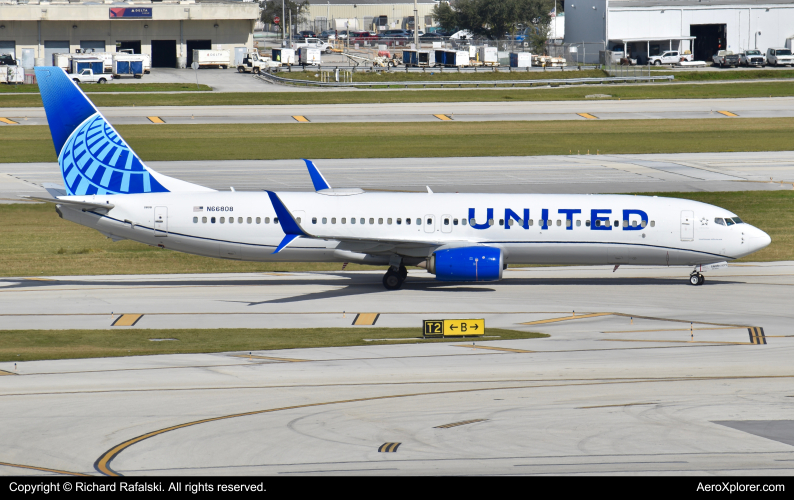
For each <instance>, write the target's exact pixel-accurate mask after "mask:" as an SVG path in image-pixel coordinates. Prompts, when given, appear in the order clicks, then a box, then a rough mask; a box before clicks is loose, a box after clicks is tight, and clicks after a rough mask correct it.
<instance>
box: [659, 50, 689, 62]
mask: <svg viewBox="0 0 794 500" xmlns="http://www.w3.org/2000/svg"><path fill="white" fill-rule="evenodd" d="M691 60H692V54H691V53H690V54H687V53H682V52H679V51H677V50H666V51H664V52H662V53H661V54H659V55H656V56H650V57H648V64H653V65H654V66H661V65H662V64H678V63H680V62H683V61H691Z"/></svg>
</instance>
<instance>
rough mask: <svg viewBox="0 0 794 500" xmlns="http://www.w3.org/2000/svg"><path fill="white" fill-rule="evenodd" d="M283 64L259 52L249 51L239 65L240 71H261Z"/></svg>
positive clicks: (238, 69)
mask: <svg viewBox="0 0 794 500" xmlns="http://www.w3.org/2000/svg"><path fill="white" fill-rule="evenodd" d="M280 66H281V64H279V63H275V62H273V59H271V58H269V57H265V56H260V55H259V54H258V53H257V52H249V53H247V54H246V55H245V57H244V58H243V63H242V64H240V65H239V66H237V71H238V72H239V73H246V72H251V73H257V74H259V73H261V72H262V71H266V70H267V69H268V68H278V67H280Z"/></svg>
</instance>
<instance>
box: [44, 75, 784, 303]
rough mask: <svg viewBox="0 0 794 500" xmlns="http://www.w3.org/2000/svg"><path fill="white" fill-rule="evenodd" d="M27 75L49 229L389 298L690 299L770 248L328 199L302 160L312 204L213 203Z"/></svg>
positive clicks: (505, 198)
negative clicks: (525, 282) (613, 279)
mask: <svg viewBox="0 0 794 500" xmlns="http://www.w3.org/2000/svg"><path fill="white" fill-rule="evenodd" d="M35 71H36V79H37V81H38V85H39V89H40V94H41V100H42V103H43V105H44V110H45V112H46V114H47V118H48V120H47V122H48V124H49V127H50V132H51V135H52V141H53V145H54V146H55V154H56V157H57V158H58V166H59V169H60V170H61V176H62V179H63V183H64V184H63V186H50V185H46V186H45V189H47V191H48V193H49V194H50V195H51V197H28V199H31V200H35V201H44V202H48V203H52V204H54V205H55V209H56V212H57V214H58V215H59V216H60V217H61V218H63V219H65V220H68V221H71V222H74V223H76V224H80V225H83V226H86V227H89V228H91V229H94V230H96V231H98V232H100V233H101V234H103V235H105V236H106V237H108V238H111V239H112V240H113V241H119V240H125V239H128V240H132V241H138V242H141V243H144V244H146V245H150V246H154V247H159V248H163V249H168V250H173V251H177V252H185V253H191V254H197V255H204V256H208V257H214V258H223V259H234V260H242V261H253V262H340V263H341V262H355V263H358V264H365V265H375V266H384V267H388V271H386V273H385V275H384V276H383V280H382V282H383V286H384V287H385V288H386V289H387V290H396V289H399V288H400V287H401V286H402V285H403V283H404V281H405V280H406V278H408V270H407V269H406V266H421V267H424V268H425V269H427V271H428V272H429V273H431V274H433V275H435V276H434V277H435V279H436V280H438V281H441V282H446V283H455V282H482V281H499V280H501V279H502V278H505V277H507V276H505V275H504V270H505V269H506V268H507V266H508V265H510V264H552V265H576V266H585V265H600V266H603V265H614V266H615V270H617V268H618V267H619V266H623V265H637V266H657V267H658V268H668V267H670V266H681V267H682V268H683V269H682V270H681V272H682V274H684V273H687V274H688V278H687V280H686V282H687V283H689V284H691V285H696V286H697V285H702V284H703V283H704V282H705V277H704V276H703V274H702V272H703V271H707V270H708V271H711V270H717V269H724V268H726V267H727V266H728V264H727V262H728V261H733V260H735V259H739V258H742V257H744V256H747V255H750V254H752V253H754V252H757V251H758V250H761V249H762V248H765V247H767V246H768V245H769V244H770V243H771V241H772V240H771V238H770V237H769V235H768V234H766V233H765V232H764V231H762V230H761V229H759V228H757V227H753V226H752V225H750V224H747V223H745V222H744V221H742V220H741V219H740V218H739V216H738V215H736V214H735V213H733V212H731V211H730V210H726V209H724V208H720V207H718V206H714V205H709V204H707V203H702V202H699V201H692V200H687V199H677V198H666V197H663V196H659V197H656V196H633V195H615V194H526V193H513V194H507V193H503V194H500V193H460V194H458V193H454V192H452V193H433V192H432V190H430V188H428V190H427V191H428V192H427V193H405V192H378V191H364V190H363V189H360V188H333V187H331V185H330V183H329V182H328V181H327V180H326V179H325V177H324V176H323V175H322V173H321V172H320V170H319V169H318V168H317V167H316V166H315V165H314V163H313V162H312V161H310V160H306V161H305V163H306V168H307V170H308V174H309V175H308V176H309V178H310V179H311V181H312V184H313V186H314V191H308V192H294V191H281V192H276V191H269V190H268V191H233V190H232V191H227V190H223V191H218V190H215V189H212V188H208V187H205V186H201V185H198V184H193V183H190V182H185V181H182V180H179V179H176V178H174V177H170V176H167V175H163V174H161V173H159V172H157V171H155V170H154V169H152V168H151V167H149V166H148V165H146V164H145V163H144V162H143V160H141V157H140V156H139V155H138V154H136V153H135V151H134V150H133V149H132V148H131V147H130V145H129V144H128V143H127V142H126V141H125V140H124V138H123V137H122V136H121V134H119V133H118V131H116V130H115V128H114V127H113V125H112V124H110V123H109V122H108V121H107V120H106V119H105V117H104V116H103V115H102V113H100V112H99V110H98V109H97V108H96V107H95V106H94V104H93V103H92V102H91V100H90V99H89V98H88V96H86V94H84V93H83V92H81V91H80V89H79V88H78V87H77V86H76V85H75V84H74V83H73V82H72V81H70V79H69V75H67V74H66V73H64V72H63V71H62V70H61V69H59V68H53V67H51V66H50V67H37V68H35ZM462 170H463V168H462V169H461V171H462ZM457 177H459V176H456V174H455V172H452V171H451V172H450V178H452V179H455V178H457ZM227 185H228V184H227ZM451 190H453V189H451ZM453 191H454V190H453ZM35 230H36V229H35V228H31V229H30V231H35ZM687 267H688V269H686V268H687ZM571 269H572V270H573V271H572V272H576V269H577V268H571ZM649 273H653V271H652V270H651V269H644V270H643V274H644V275H645V276H648V274H649ZM665 273H669V272H668V271H665ZM507 278H508V280H509V279H510V278H509V277H507ZM357 279H359V280H362V281H363V280H366V279H367V278H366V276H361V277H360V278H357ZM624 279H630V278H624ZM646 279H647V278H646ZM422 281H423V282H422V283H420V284H419V285H418V289H420V290H422V289H425V288H427V286H428V285H427V284H426V283H425V282H424V280H422ZM516 284H517V285H520V284H521V281H520V279H519V280H518V281H516ZM709 295H710V294H709V293H705V294H704V295H701V296H695V295H693V294H691V293H690V294H689V296H688V298H687V300H690V301H697V300H701V301H704V300H707V299H708V298H709Z"/></svg>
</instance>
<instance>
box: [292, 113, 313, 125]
mask: <svg viewBox="0 0 794 500" xmlns="http://www.w3.org/2000/svg"><path fill="white" fill-rule="evenodd" d="M292 118H293V119H295V121H296V122H301V123H309V119H308V118H306V117H305V116H301V115H294V116H293V117H292Z"/></svg>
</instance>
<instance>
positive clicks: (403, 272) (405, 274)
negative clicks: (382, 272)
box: [398, 266, 408, 281]
mask: <svg viewBox="0 0 794 500" xmlns="http://www.w3.org/2000/svg"><path fill="white" fill-rule="evenodd" d="M398 273H399V274H400V279H401V280H402V281H405V278H407V277H408V269H406V268H405V266H400V270H399V271H398Z"/></svg>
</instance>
